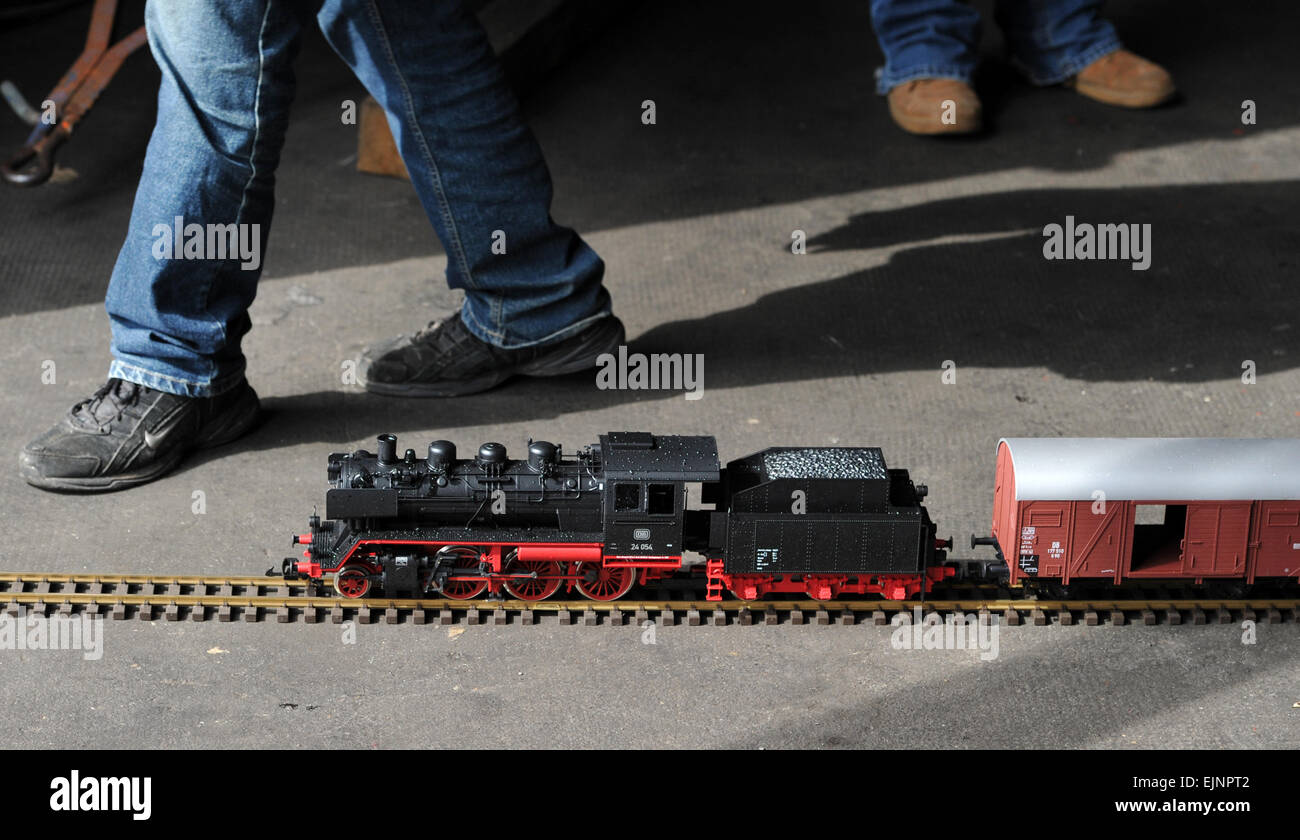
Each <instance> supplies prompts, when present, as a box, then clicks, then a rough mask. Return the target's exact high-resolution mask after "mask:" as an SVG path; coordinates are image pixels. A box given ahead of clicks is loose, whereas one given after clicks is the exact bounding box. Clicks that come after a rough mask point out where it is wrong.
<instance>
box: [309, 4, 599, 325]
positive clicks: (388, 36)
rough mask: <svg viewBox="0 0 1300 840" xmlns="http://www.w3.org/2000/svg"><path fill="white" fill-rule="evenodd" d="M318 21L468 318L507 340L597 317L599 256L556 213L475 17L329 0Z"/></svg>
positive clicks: (531, 142) (537, 155)
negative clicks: (381, 119)
mask: <svg viewBox="0 0 1300 840" xmlns="http://www.w3.org/2000/svg"><path fill="white" fill-rule="evenodd" d="M318 19H319V21H320V25H321V29H322V31H323V32H324V33H325V36H326V38H327V39H328V40H329V42H330V43H331V45H333V47H334V49H335V50H336V51H337V52H338V53H339V55H340V56H341V57H342V58H343V59H344V60H345V61H346V62H347V63H348V64H349V65H351V67H352V69H353V71H354V72H355V73H356V74H357V77H358V78H359V79H360V80H361V82H362V83H363V84H364V85H365V86H366V88H367V89H368V90H369V91H370V93H371V94H372V95H373V96H374V97H375V98H376V99H377V100H378V101H379V103H380V104H381V105H382V106H383V107H384V109H385V111H386V112H387V114H388V119H389V125H390V126H391V127H392V129H393V136H394V138H395V139H396V141H397V145H398V149H399V150H400V152H401V154H402V159H403V160H404V161H405V163H406V168H407V171H408V172H409V173H410V176H411V183H412V185H413V186H414V187H415V190H416V192H417V194H418V195H419V197H420V201H421V203H422V204H423V205H424V209H425V212H426V213H427V214H428V216H429V220H430V221H431V222H432V223H433V226H434V228H435V230H436V231H437V233H438V236H439V238H440V239H441V240H442V243H443V246H444V248H445V249H446V252H447V281H448V283H449V284H450V285H451V286H452V287H453V288H459V289H464V290H465V295H466V297H465V305H464V307H463V308H462V310H461V319H462V321H463V323H464V326H465V328H466V329H468V331H469V332H470V333H471V334H472V335H473V336H474V337H476V338H478V339H480V340H481V341H483V342H486V343H488V344H490V345H492V346H494V347H496V348H501V349H505V350H516V349H522V348H530V347H539V346H544V345H550V344H555V343H556V342H559V341H561V340H563V339H566V338H569V337H572V336H575V335H577V334H579V333H582V332H583V331H584V330H586V329H588V328H589V327H591V326H592V325H593V324H594V323H596V322H598V321H600V320H602V319H605V318H606V316H608V315H609V314H610V298H609V294H608V292H606V290H605V288H604V286H603V285H602V283H601V280H602V277H603V273H604V264H603V263H602V262H601V260H600V258H599V257H598V256H597V255H596V254H595V252H594V251H592V249H591V248H590V247H588V245H587V244H586V243H585V242H583V241H582V239H581V238H580V237H579V236H578V235H577V234H576V233H574V232H573V231H572V230H570V229H568V228H565V227H561V226H559V225H557V224H555V222H554V221H552V219H551V216H550V205H551V179H550V174H549V172H548V171H547V168H546V163H545V161H544V160H543V158H542V152H541V149H540V148H539V146H538V144H537V141H536V140H535V139H534V137H533V135H532V132H531V131H530V130H529V129H528V127H527V126H526V125H525V124H524V122H523V119H522V117H521V115H520V113H519V107H518V104H517V102H516V99H515V96H514V94H513V92H512V91H511V90H510V88H509V86H508V85H507V83H506V81H505V78H504V77H503V75H502V72H501V69H500V65H499V62H498V61H497V59H496V57H495V55H494V54H493V52H492V48H491V46H490V45H489V43H488V40H487V35H486V33H485V32H484V31H483V28H482V26H481V25H480V24H479V23H478V21H477V19H476V18H475V17H474V15H473V14H472V13H471V12H470V11H469V10H468V9H467V8H465V6H464V5H463V4H462V3H460V2H458V1H457V0H440V2H436V3H433V2H428V3H409V2H401V0H326V2H325V3H324V5H323V7H322V9H321V11H320V14H319V16H318Z"/></svg>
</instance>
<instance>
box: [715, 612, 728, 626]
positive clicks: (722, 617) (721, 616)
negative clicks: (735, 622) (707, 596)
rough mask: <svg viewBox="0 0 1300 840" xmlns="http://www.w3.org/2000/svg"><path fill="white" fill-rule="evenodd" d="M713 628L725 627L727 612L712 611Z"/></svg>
mask: <svg viewBox="0 0 1300 840" xmlns="http://www.w3.org/2000/svg"><path fill="white" fill-rule="evenodd" d="M713 626H714V627H726V626H727V611H726V610H714V611H713Z"/></svg>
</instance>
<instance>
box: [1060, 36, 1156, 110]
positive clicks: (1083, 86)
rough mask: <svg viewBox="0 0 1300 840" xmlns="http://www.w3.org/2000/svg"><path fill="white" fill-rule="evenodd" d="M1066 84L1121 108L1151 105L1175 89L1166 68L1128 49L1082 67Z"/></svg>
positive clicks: (1099, 100)
mask: <svg viewBox="0 0 1300 840" xmlns="http://www.w3.org/2000/svg"><path fill="white" fill-rule="evenodd" d="M1065 84H1066V86H1068V87H1073V88H1074V89H1075V90H1077V91H1078V92H1079V93H1081V94H1083V95H1084V96H1086V97H1088V98H1089V99H1095V100H1097V101H1098V102H1105V103H1106V104H1107V105H1118V106H1120V107H1121V108H1151V107H1153V106H1155V105H1159V104H1161V103H1163V102H1168V101H1169V100H1170V99H1172V98H1173V95H1174V93H1175V92H1176V91H1177V89H1176V88H1175V87H1174V79H1173V77H1172V76H1170V75H1169V73H1168V71H1166V70H1165V68H1163V67H1161V66H1160V65H1159V64H1156V63H1155V62H1152V61H1147V60H1146V59H1145V58H1142V57H1141V56H1139V55H1134V54H1133V53H1131V52H1129V51H1128V50H1116V51H1115V52H1113V53H1110V54H1108V55H1103V56H1102V57H1101V58H1099V59H1097V60H1096V61H1094V62H1093V63H1092V64H1089V65H1088V66H1087V67H1085V68H1083V70H1082V71H1080V73H1079V74H1078V75H1077V76H1075V77H1074V78H1073V79H1070V80H1069V81H1067V82H1066V83H1065Z"/></svg>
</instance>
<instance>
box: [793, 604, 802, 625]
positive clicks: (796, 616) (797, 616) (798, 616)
mask: <svg viewBox="0 0 1300 840" xmlns="http://www.w3.org/2000/svg"><path fill="white" fill-rule="evenodd" d="M803 619H804V615H803V610H801V609H799V608H798V607H796V608H795V609H792V610H790V623H791V624H803Z"/></svg>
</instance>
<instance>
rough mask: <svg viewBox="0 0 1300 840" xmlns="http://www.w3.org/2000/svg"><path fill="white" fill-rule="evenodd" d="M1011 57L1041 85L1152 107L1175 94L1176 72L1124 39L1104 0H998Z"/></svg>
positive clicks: (1114, 102)
mask: <svg viewBox="0 0 1300 840" xmlns="http://www.w3.org/2000/svg"><path fill="white" fill-rule="evenodd" d="M997 19H998V23H999V25H1000V26H1001V27H1002V30H1003V32H1004V33H1005V34H1006V37H1007V44H1008V47H1009V48H1010V52H1011V60H1012V62H1013V63H1014V64H1016V65H1017V66H1018V67H1019V68H1020V69H1021V71H1022V72H1023V73H1024V74H1025V75H1026V76H1027V77H1028V78H1029V80H1030V81H1031V82H1033V83H1034V84H1036V85H1053V84H1059V83H1062V82H1063V83H1065V84H1066V85H1067V86H1069V87H1073V88H1075V89H1076V90H1077V91H1078V92H1079V93H1081V94H1083V95H1084V96H1087V97H1089V98H1091V99H1096V100H1097V101H1099V102H1105V103H1106V104H1108V105H1119V106H1121V107H1125V108H1150V107H1152V106H1154V105H1159V104H1161V103H1163V102H1167V101H1169V100H1170V99H1172V98H1173V96H1174V94H1175V92H1176V89H1175V87H1174V80H1173V77H1172V76H1170V75H1169V73H1168V71H1166V70H1165V69H1164V68H1163V67H1161V66H1160V65H1158V64H1155V63H1153V62H1150V61H1147V60H1146V59H1144V58H1142V57H1141V56H1137V55H1134V54H1133V53H1131V52H1129V51H1128V50H1126V49H1123V47H1122V46H1121V44H1120V40H1119V35H1118V34H1117V33H1116V32H1115V27H1114V26H1112V25H1111V23H1110V21H1107V20H1106V19H1104V18H1103V17H1102V16H1101V0H999V2H998V5H997Z"/></svg>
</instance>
